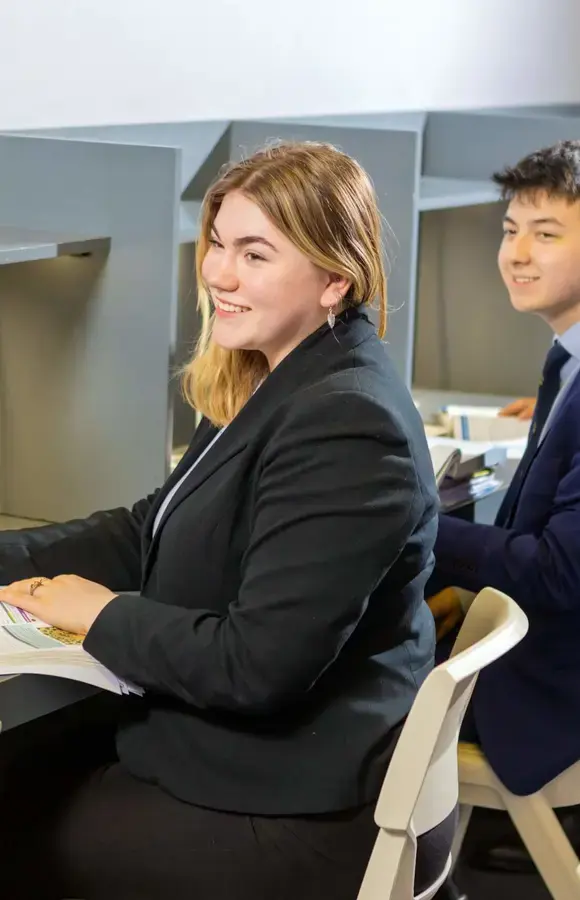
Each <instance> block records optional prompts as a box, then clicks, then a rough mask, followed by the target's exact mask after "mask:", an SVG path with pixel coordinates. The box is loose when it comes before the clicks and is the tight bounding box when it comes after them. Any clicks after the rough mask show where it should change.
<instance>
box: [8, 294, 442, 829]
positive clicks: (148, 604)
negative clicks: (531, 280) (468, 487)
mask: <svg viewBox="0 0 580 900" xmlns="http://www.w3.org/2000/svg"><path fill="white" fill-rule="evenodd" d="M214 434H215V428H214V427H212V426H211V425H209V424H208V423H207V422H203V423H202V424H201V425H200V427H199V428H198V430H197V432H196V434H195V436H194V439H193V442H192V444H191V446H190V448H189V450H188V452H187V453H186V455H185V457H184V459H183V460H182V461H181V463H180V464H179V466H178V467H177V469H176V471H175V472H174V473H173V475H172V477H171V478H170V479H169V481H168V482H167V484H166V485H165V487H164V488H162V489H161V491H158V492H157V493H156V494H154V495H152V496H151V497H149V498H148V499H147V500H144V501H141V502H140V503H138V504H137V505H136V506H135V507H134V508H133V510H131V511H128V510H116V511H112V512H107V513H99V514H96V515H95V516H92V517H90V518H89V519H87V520H83V521H79V522H74V523H67V524H65V525H54V526H46V527H45V528H41V529H35V530H30V531H26V532H20V533H16V534H15V533H12V534H10V533H9V534H5V535H2V540H1V542H0V564H1V567H2V569H3V570H4V571H3V572H0V576H1V577H3V578H7V577H8V578H10V579H11V578H15V577H23V576H25V575H26V576H29V575H31V574H43V575H45V576H50V575H53V574H56V573H57V572H63V571H67V572H71V571H73V572H76V573H78V574H81V575H84V576H85V577H88V578H94V579H97V580H100V581H101V582H103V583H106V584H108V585H109V586H110V587H111V588H112V589H114V590H116V591H117V590H119V591H123V590H131V589H138V590H139V588H140V595H139V596H133V595H130V594H125V593H121V594H120V596H119V597H118V598H117V599H115V600H113V601H112V602H111V603H110V604H109V605H108V606H107V607H106V608H105V610H104V611H103V612H102V613H101V615H100V616H99V617H98V619H97V621H96V622H95V624H94V625H93V627H92V628H91V630H90V631H89V634H88V635H87V637H86V640H85V647H86V649H87V650H88V651H89V652H90V653H91V654H93V655H94V656H95V657H96V658H97V659H98V660H100V661H101V662H102V663H104V664H105V665H106V666H108V667H109V668H111V669H112V670H113V671H114V672H116V674H117V675H119V676H120V677H122V678H124V679H127V680H130V681H133V682H135V683H136V684H138V685H141V686H142V687H144V688H145V690H146V693H145V696H144V697H143V698H142V699H135V700H131V701H127V710H128V714H127V719H126V721H125V722H124V723H123V724H122V726H121V728H120V730H119V733H118V741H117V747H118V753H119V758H120V760H121V762H122V763H123V764H124V765H125V766H126V767H127V768H128V769H129V770H130V771H131V772H132V773H133V774H134V775H136V776H138V777H141V778H144V779H146V780H148V781H153V782H155V783H158V784H160V785H161V786H162V787H163V788H165V789H166V790H167V791H169V792H170V793H172V794H174V795H176V796H177V797H180V798H182V799H184V800H186V801H190V802H192V803H196V804H199V805H202V806H207V807H212V808H216V809H226V810H232V811H238V812H245V813H255V814H265V815H285V814H286V815H290V814H301V813H322V812H331V811H333V810H339V809H344V808H347V807H353V806H357V805H361V804H363V803H366V802H371V801H373V800H375V799H376V797H377V795H378V791H379V789H380V786H381V782H382V778H383V777H384V770H385V765H386V762H387V760H388V758H389V756H390V753H391V752H392V749H393V744H394V739H395V737H396V735H397V734H398V726H399V724H400V723H401V722H402V720H403V719H404V717H405V716H406V714H407V713H408V711H409V708H410V706H411V704H412V702H413V699H414V697H415V695H416V693H417V689H418V686H419V685H420V684H421V682H422V681H423V679H424V678H425V676H426V675H427V673H428V672H429V670H430V668H431V666H432V661H433V652H434V628H433V620H432V617H431V614H430V612H429V610H428V608H427V606H426V605H425V603H424V599H423V591H424V585H425V582H426V579H427V577H428V575H429V573H430V571H431V568H432V559H433V555H432V550H433V544H434V540H435V534H436V528H437V506H438V503H437V494H436V488H435V484H434V477H433V472H432V468H431V464H430V459H429V454H428V450H427V446H426V440H425V436H424V431H423V427H422V424H421V421H420V418H419V415H418V413H417V411H416V410H415V407H414V405H413V402H412V399H411V397H410V395H409V393H408V392H407V390H406V388H405V387H404V386H403V384H402V383H401V381H400V379H399V377H398V376H397V374H396V373H395V370H394V368H393V366H392V364H391V362H390V360H389V356H388V352H387V349H386V347H385V345H384V344H383V343H381V341H380V340H379V339H378V337H377V335H376V333H375V329H374V326H373V325H371V323H370V322H369V321H368V319H367V318H366V316H364V315H362V314H360V313H358V312H352V311H351V312H349V313H347V314H343V316H342V317H341V318H339V319H338V320H337V323H336V326H335V328H334V331H331V330H330V329H329V328H328V326H326V325H325V326H324V327H322V328H321V329H319V330H318V331H317V332H316V333H314V334H313V335H311V336H310V337H309V338H307V339H306V340H305V341H304V342H303V343H302V344H301V345H300V346H299V347H298V348H297V349H296V350H295V351H293V352H292V353H291V354H290V355H289V356H288V357H287V358H286V359H285V360H284V361H283V362H282V363H281V364H280V365H279V366H278V367H277V368H276V369H275V370H274V372H273V373H272V374H271V375H270V376H269V377H268V378H267V379H266V381H265V382H264V383H263V385H262V386H261V387H260V388H259V390H258V391H257V392H256V393H255V394H254V396H253V397H252V398H251V399H250V400H249V402H248V403H247V404H246V406H245V407H244V409H243V410H242V411H241V413H240V414H239V415H238V416H237V418H236V419H235V420H234V421H233V422H232V423H231V424H230V425H229V426H228V427H227V429H226V430H225V431H224V433H223V434H222V435H221V436H220V437H219V438H218V440H217V443H215V444H214V446H213V447H212V448H211V450H210V451H209V453H208V454H207V455H206V456H204V458H203V460H202V461H201V462H200V463H199V465H198V466H197V467H196V468H195V469H194V471H193V472H192V474H191V475H190V476H189V477H188V479H187V480H186V482H185V483H184V484H183V485H182V487H181V488H180V489H179V491H178V492H177V494H176V496H175V497H174V498H173V500H172V501H171V503H170V506H169V509H168V511H167V512H166V514H165V516H164V518H163V520H162V524H161V527H160V528H159V530H158V531H157V533H156V535H155V537H154V538H152V536H151V534H152V524H153V521H154V518H155V515H156V513H157V511H158V509H159V507H160V504H161V502H162V500H163V497H164V496H165V495H166V493H167V491H168V489H170V488H171V486H172V485H173V484H175V483H176V481H177V480H178V479H179V478H180V476H181V475H182V474H183V473H184V472H185V471H186V470H187V469H188V467H189V466H190V465H191V463H192V461H193V460H195V459H196V457H197V456H198V455H199V454H200V452H201V451H202V450H203V449H204V447H206V446H207V444H208V442H209V441H210V440H211V438H212V437H213V436H214Z"/></svg>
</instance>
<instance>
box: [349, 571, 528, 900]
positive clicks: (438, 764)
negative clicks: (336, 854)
mask: <svg viewBox="0 0 580 900" xmlns="http://www.w3.org/2000/svg"><path fill="white" fill-rule="evenodd" d="M527 628H528V621H527V619H526V617H525V615H524V613H523V612H522V611H521V609H520V608H519V607H518V606H517V605H516V604H515V603H514V601H513V600H511V599H510V598H509V597H506V595H505V594H501V593H500V592H499V591H496V590H493V589H492V588H485V590H483V591H481V593H480V594H479V595H478V596H477V597H476V599H475V600H474V601H473V603H472V605H471V608H470V610H469V612H468V614H467V616H466V618H465V621H464V623H463V626H462V628H461V631H460V633H459V636H458V638H457V642H456V645H455V655H454V656H453V658H452V659H449V660H448V661H447V662H445V663H443V664H442V665H440V666H437V668H435V669H434V670H433V671H432V672H431V673H430V675H429V676H428V677H427V679H426V680H425V682H424V683H423V685H422V686H421V688H420V690H419V693H418V694H417V697H416V700H415V702H414V704H413V707H412V709H411V712H410V713H409V716H408V718H407V721H406V723H405V726H404V728H403V731H402V733H401V736H400V738H399V742H398V744H397V748H396V750H395V753H394V754H393V758H392V760H391V763H390V765H389V768H388V771H387V774H386V777H385V781H384V783H383V788H382V790H381V794H380V797H379V800H378V803H377V808H376V811H375V821H376V823H377V825H378V826H379V833H378V836H377V840H376V842H375V846H374V849H373V852H372V854H371V858H370V861H369V864H368V866H367V869H366V873H365V876H364V879H363V882H362V885H361V888H360V891H359V894H358V900H413V896H414V894H413V886H414V879H415V858H416V850H417V836H418V835H422V834H425V833H426V832H427V831H430V830H431V829H432V828H434V827H435V826H436V825H438V824H440V823H441V822H443V821H444V820H445V819H446V818H447V816H449V815H450V814H451V813H452V812H453V810H454V808H455V806H456V805H457V802H458V771H457V740H458V734H459V728H460V725H461V721H462V719H463V715H464V713H465V709H466V706H467V703H468V702H469V698H470V696H471V692H472V690H473V687H474V685H475V681H476V679H477V675H478V673H479V672H480V670H481V669H483V668H484V667H485V666H487V665H489V664H490V663H492V662H494V660H496V659H498V658H499V657H500V656H503V655H504V653H507V652H508V651H509V650H511V648H512V647H514V646H515V645H516V644H517V643H518V642H519V641H520V640H521V639H522V638H523V636H524V635H525V633H526V631H527ZM450 868H451V856H450V857H449V859H448V862H447V865H446V867H445V869H444V871H443V872H441V875H440V877H439V878H438V879H437V881H436V883H435V884H433V885H432V886H431V887H430V888H429V889H428V890H426V891H424V892H423V893H422V894H421V895H420V896H419V897H415V900H431V898H432V897H434V895H435V894H436V892H437V891H438V889H439V888H440V887H441V885H442V884H443V882H444V881H445V878H446V877H447V875H448V873H449V871H450Z"/></svg>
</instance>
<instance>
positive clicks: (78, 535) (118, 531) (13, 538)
mask: <svg viewBox="0 0 580 900" xmlns="http://www.w3.org/2000/svg"><path fill="white" fill-rule="evenodd" d="M156 493H157V492H155V493H153V494H150V495H149V496H148V497H146V498H144V499H143V500H140V501H139V502H138V503H135V505H134V506H133V507H132V508H131V509H125V508H122V507H121V508H118V509H112V510H108V511H104V512H97V513H94V514H93V515H91V516H89V517H88V518H86V519H74V520H72V521H70V522H63V523H58V524H54V525H42V526H40V527H38V528H27V529H23V530H20V531H2V532H0V584H10V583H11V582H12V581H19V580H21V579H23V578H33V577H34V576H40V575H44V576H46V577H47V578H52V577H54V576H56V575H62V574H65V573H66V574H74V575H81V576H82V577H83V578H88V579H90V580H91V581H97V582H99V583H100V584H104V585H106V586H107V587H108V588H109V589H110V590H113V591H138V590H139V587H140V585H141V531H142V528H143V523H144V521H145V519H146V517H147V514H148V512H149V510H150V509H151V505H152V503H153V501H154V499H155V496H156Z"/></svg>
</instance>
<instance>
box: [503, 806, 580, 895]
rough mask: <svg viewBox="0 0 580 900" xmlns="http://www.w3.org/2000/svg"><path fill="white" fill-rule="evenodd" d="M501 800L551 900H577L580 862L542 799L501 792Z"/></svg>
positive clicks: (551, 811)
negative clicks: (552, 899)
mask: <svg viewBox="0 0 580 900" xmlns="http://www.w3.org/2000/svg"><path fill="white" fill-rule="evenodd" d="M502 800H503V801H504V803H505V806H506V809H507V811H508V813H509V815H510V818H511V820H512V822H513V823H514V825H515V827H516V829H517V831H518V833H519V835H520V837H521V839H522V840H523V842H524V844H525V845H526V847H527V849H528V852H529V854H530V856H531V857H532V859H533V861H534V864H535V866H536V868H537V869H538V872H539V873H540V875H541V876H542V878H543V880H544V883H545V885H546V887H547V888H548V890H549V892H550V894H551V895H552V897H553V898H554V900H580V862H579V860H578V857H577V856H576V854H575V852H574V850H573V848H572V846H571V844H570V842H569V840H568V838H567V837H566V834H565V832H564V830H563V829H562V826H561V825H560V822H559V821H558V818H557V816H556V815H555V813H554V810H553V809H552V807H551V806H550V804H549V803H548V802H547V801H546V799H545V797H544V796H543V795H542V794H541V793H537V794H532V795H531V796H529V797H516V796H515V795H514V794H511V793H509V792H508V791H506V790H505V789H504V791H503V792H502Z"/></svg>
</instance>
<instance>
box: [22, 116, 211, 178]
mask: <svg viewBox="0 0 580 900" xmlns="http://www.w3.org/2000/svg"><path fill="white" fill-rule="evenodd" d="M228 126H229V122H168V123H160V124H145V125H101V126H92V127H88V126H87V127H84V128H51V129H43V130H42V131H29V132H23V133H24V134H32V135H40V136H43V137H46V136H50V137H56V138H65V139H68V140H75V141H87V140H89V141H106V142H109V143H115V144H138V145H139V146H147V147H179V148H181V150H182V154H181V179H180V180H181V190H182V191H184V190H185V189H186V188H187V186H188V184H189V182H190V181H191V179H192V178H193V176H194V175H195V174H196V173H197V172H198V171H199V169H200V168H201V166H202V165H203V163H204V161H205V160H206V159H207V157H208V156H209V154H210V153H211V152H212V151H213V149H214V148H215V147H216V146H217V145H218V144H219V142H220V140H221V139H222V137H223V136H224V134H225V132H226V131H227V128H228Z"/></svg>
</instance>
